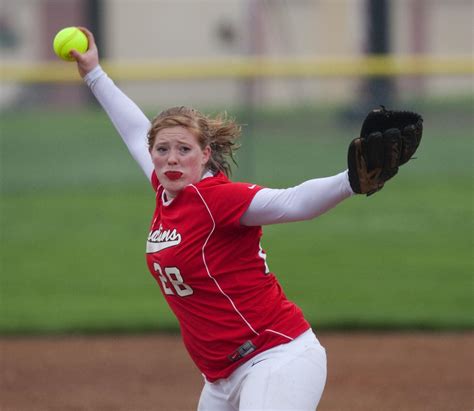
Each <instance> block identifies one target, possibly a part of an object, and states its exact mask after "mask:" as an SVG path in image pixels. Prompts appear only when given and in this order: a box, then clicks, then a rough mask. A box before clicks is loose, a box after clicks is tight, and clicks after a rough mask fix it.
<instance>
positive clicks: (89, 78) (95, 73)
mask: <svg viewBox="0 0 474 411" xmlns="http://www.w3.org/2000/svg"><path fill="white" fill-rule="evenodd" d="M104 74H105V72H104V70H103V69H102V67H101V66H100V64H98V65H97V66H95V67H94V68H93V69H92V70H90V71H89V72H88V73H87V74H86V75H85V76H84V81H85V82H86V83H87V85H88V86H89V87H90V86H91V85H92V84H93V83H94V82H95V81H96V80H97V79H98V78H99V77H101V76H102V75H104Z"/></svg>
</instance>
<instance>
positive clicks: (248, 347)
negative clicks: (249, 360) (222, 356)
mask: <svg viewBox="0 0 474 411" xmlns="http://www.w3.org/2000/svg"><path fill="white" fill-rule="evenodd" d="M256 349H257V347H256V346H255V345H254V344H253V343H252V341H250V340H249V341H246V342H244V343H243V344H242V345H241V346H240V347H239V348H237V349H236V350H235V351H234V352H233V353H232V354H229V355H228V356H227V358H228V359H229V360H230V362H236V361H237V360H240V359H241V358H244V357H245V356H247V355H249V354H250V353H251V352H254V351H255V350H256Z"/></svg>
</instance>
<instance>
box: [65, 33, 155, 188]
mask: <svg viewBox="0 0 474 411" xmlns="http://www.w3.org/2000/svg"><path fill="white" fill-rule="evenodd" d="M80 29H81V30H82V31H83V32H84V33H85V34H86V36H87V37H88V40H89V49H88V50H87V52H85V53H83V54H81V53H78V52H77V51H72V52H71V54H72V56H73V57H74V58H75V59H76V62H77V66H78V70H79V74H80V75H81V77H83V78H84V80H85V82H86V83H87V85H88V86H89V88H90V89H91V91H92V93H93V94H94V96H95V97H96V99H97V101H98V102H99V103H100V105H101V106H102V108H103V109H104V110H105V112H106V113H107V115H108V116H109V118H110V120H111V121H112V124H113V125H114V126H115V128H116V130H117V131H118V133H119V134H120V137H122V140H123V141H124V143H125V144H126V146H127V148H128V150H129V152H130V154H131V155H132V157H133V158H134V159H135V161H136V162H137V163H138V165H139V166H140V167H141V169H142V170H143V172H144V173H145V175H146V177H147V178H148V179H150V178H151V175H152V172H153V163H152V161H151V157H150V153H149V151H148V144H147V139H146V136H147V133H148V130H149V129H150V125H151V123H150V120H149V119H148V118H147V117H146V116H145V114H143V112H142V111H141V110H140V108H139V107H138V106H137V105H136V104H135V103H134V102H133V101H132V100H131V99H130V98H129V97H127V96H126V95H125V94H124V93H123V92H122V91H121V90H120V89H119V88H118V87H117V86H116V85H115V84H114V82H113V81H112V80H111V79H110V78H109V77H108V76H107V74H106V73H105V72H104V71H103V70H102V68H101V67H100V65H99V57H98V51H97V46H96V44H95V41H94V36H93V35H92V33H91V32H90V31H89V30H87V29H85V28H83V27H80Z"/></svg>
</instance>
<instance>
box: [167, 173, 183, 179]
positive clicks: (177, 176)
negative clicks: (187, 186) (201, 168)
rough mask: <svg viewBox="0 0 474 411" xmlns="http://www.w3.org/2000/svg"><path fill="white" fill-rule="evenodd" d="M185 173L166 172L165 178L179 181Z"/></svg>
mask: <svg viewBox="0 0 474 411" xmlns="http://www.w3.org/2000/svg"><path fill="white" fill-rule="evenodd" d="M182 175H183V173H182V172H181V171H166V172H165V176H166V177H168V179H170V180H179V179H180V178H181V176H182Z"/></svg>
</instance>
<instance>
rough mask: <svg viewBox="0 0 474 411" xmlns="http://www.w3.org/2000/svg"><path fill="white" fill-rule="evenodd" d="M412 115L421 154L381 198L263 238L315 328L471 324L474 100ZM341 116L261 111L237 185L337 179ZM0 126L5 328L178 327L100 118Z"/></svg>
mask: <svg viewBox="0 0 474 411" xmlns="http://www.w3.org/2000/svg"><path fill="white" fill-rule="evenodd" d="M415 108H417V109H418V110H419V111H421V112H422V113H423V114H424V116H425V134H424V139H423V142H422V145H421V147H420V149H419V154H418V159H417V160H415V161H412V162H410V163H408V164H407V165H406V166H404V167H403V168H402V169H401V171H400V173H399V175H398V176H397V177H396V178H395V179H394V180H393V181H391V182H390V183H389V184H388V185H387V187H386V188H384V190H383V191H381V192H380V193H377V194H376V195H374V196H372V197H369V198H366V197H362V196H358V197H354V198H351V199H348V200H347V201H345V202H344V203H343V204H341V205H339V206H338V207H336V208H335V209H334V210H331V211H330V212H329V213H327V214H325V215H324V216H321V217H320V218H318V219H315V220H313V221H310V222H302V223H294V224H285V225H278V226H271V227H266V228H265V229H264V233H265V235H264V242H263V246H264V248H265V249H266V251H267V253H268V263H269V266H270V268H271V269H272V271H274V272H275V273H276V275H277V276H278V278H279V279H280V281H281V283H282V284H283V286H284V289H285V290H286V293H287V295H288V297H289V298H290V299H292V300H294V301H296V302H297V303H298V304H299V305H300V306H301V307H302V308H303V310H304V312H305V314H306V316H307V318H308V319H309V320H310V321H311V322H312V324H313V325H314V326H315V327H316V328H319V329H321V328H344V329H354V328H358V329H360V328H377V329H393V328H396V329H413V328H418V329H470V328H472V327H473V325H474V318H473V308H474V307H473V268H474V267H473V259H472V255H471V254H472V251H473V191H472V189H473V162H472V160H473V141H474V140H473V123H472V108H473V105H472V99H468V100H466V101H463V102H462V103H456V102H452V103H450V104H448V105H446V104H442V103H436V102H435V103H433V102H430V103H423V102H419V103H418V104H417V105H416V106H415ZM337 112H338V110H336V109H334V110H332V111H328V110H325V111H321V110H318V109H317V108H315V109H309V108H302V109H300V110H293V111H276V110H275V111H271V110H268V111H266V112H261V113H258V115H257V116H256V117H255V119H254V120H255V122H254V123H252V126H251V127H248V129H247V130H246V134H245V137H244V138H243V141H242V142H243V148H242V150H241V152H240V154H239V162H240V165H241V168H240V170H239V171H237V172H236V174H235V179H240V180H248V181H253V182H256V183H259V184H262V185H267V186H270V187H286V186H290V185H295V184H298V183H299V182H301V181H303V180H305V179H308V178H313V177H322V176H326V175H332V174H335V173H337V172H339V171H341V170H343V169H344V168H345V156H346V150H347V145H348V143H349V140H350V139H351V138H352V137H353V136H355V135H356V134H357V131H358V128H359V126H358V124H356V123H354V124H353V123H348V124H346V125H339V126H336V124H339V123H340V122H339V119H338V117H337V116H336V113H337ZM240 115H241V116H242V117H243V118H244V121H245V117H246V116H245V114H242V113H241V114H240ZM239 118H240V117H239ZM1 122H2V125H1V156H2V157H1V161H2V163H1V167H2V168H1V172H2V174H1V181H2V187H1V188H2V198H1V236H2V237H1V257H2V260H1V263H2V266H1V274H0V275H1V277H0V281H1V283H0V286H1V295H0V297H1V301H0V304H1V306H0V307H1V315H0V332H1V333H3V334H9V333H18V332H21V333H28V332H32V333H35V332H117V331H118V332H142V331H149V330H174V329H176V327H177V323H176V320H175V319H174V318H173V317H172V315H171V313H170V310H169V309H168V308H167V306H166V304H165V302H164V299H163V298H162V296H161V293H160V291H159V287H158V285H157V284H156V283H155V281H154V279H153V278H152V277H151V275H150V274H149V273H148V271H147V268H146V265H145V260H144V249H145V238H146V233H147V229H148V224H149V220H150V217H151V214H152V211H153V207H154V195H153V192H152V190H151V188H149V187H148V184H147V181H146V179H145V177H144V176H143V175H142V173H141V170H140V169H139V168H138V166H136V165H135V163H134V162H133V160H132V159H131V158H130V157H129V156H128V153H127V151H126V149H125V147H124V145H123V144H122V143H121V141H120V139H119V137H118V136H117V134H116V133H115V130H114V129H113V127H112V126H111V125H110V124H109V121H108V119H107V118H106V116H105V114H103V113H102V111H100V110H99V109H90V110H85V111H83V112H80V113H71V112H67V111H62V112H51V111H46V110H45V111H29V112H19V113H3V114H2V118H1Z"/></svg>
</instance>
